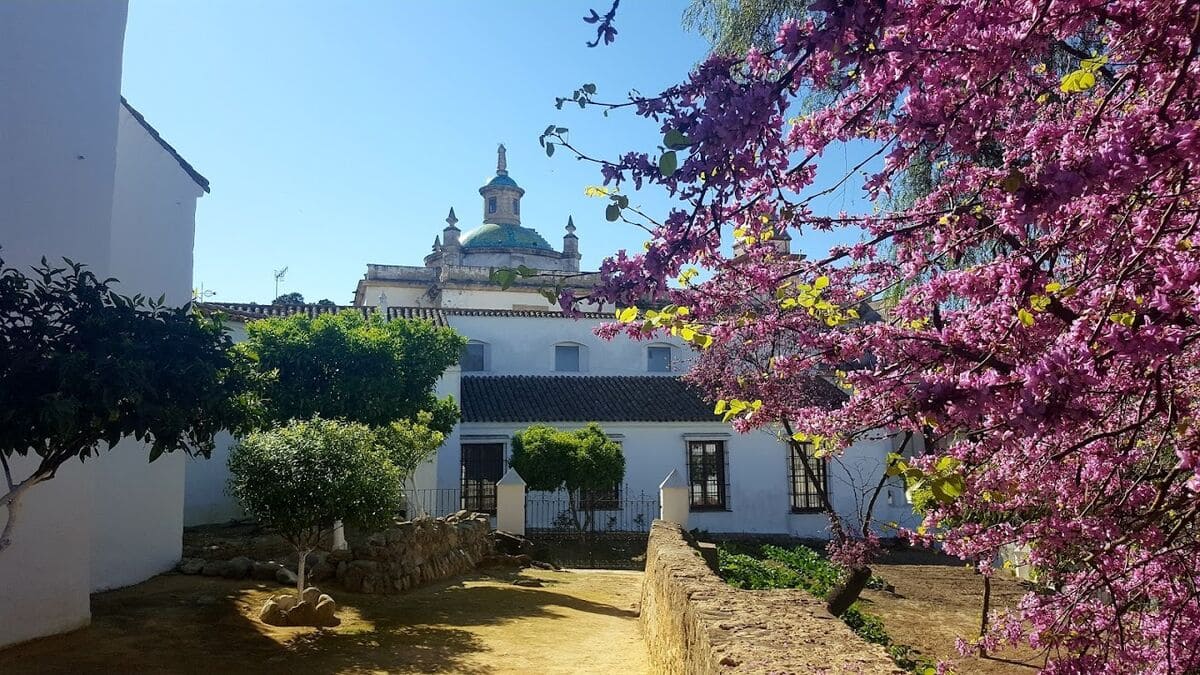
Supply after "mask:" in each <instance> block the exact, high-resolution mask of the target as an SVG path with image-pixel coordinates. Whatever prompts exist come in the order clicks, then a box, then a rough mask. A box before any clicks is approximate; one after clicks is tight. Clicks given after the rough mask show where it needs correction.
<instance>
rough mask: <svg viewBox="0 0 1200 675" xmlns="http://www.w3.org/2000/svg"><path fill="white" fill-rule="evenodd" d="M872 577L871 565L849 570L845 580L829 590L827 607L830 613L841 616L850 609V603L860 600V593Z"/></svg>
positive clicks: (826, 600) (826, 601) (826, 597)
mask: <svg viewBox="0 0 1200 675" xmlns="http://www.w3.org/2000/svg"><path fill="white" fill-rule="evenodd" d="M870 579H871V568H870V567H866V566H863V567H856V568H854V569H852V570H849V574H847V575H846V578H845V580H843V581H842V583H841V584H840V585H838V586H835V587H834V588H833V589H832V590H830V591H829V595H827V596H825V603H826V604H825V607H826V609H828V610H829V613H830V614H832V615H834V616H841V615H842V614H844V613H845V612H846V610H847V609H850V605H853V604H854V601H855V600H858V596H859V594H861V593H862V590H863V589H864V588H866V587H867V582H868V581H869V580H870Z"/></svg>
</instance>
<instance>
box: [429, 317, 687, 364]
mask: <svg viewBox="0 0 1200 675" xmlns="http://www.w3.org/2000/svg"><path fill="white" fill-rule="evenodd" d="M447 321H449V323H450V326H451V327H452V328H454V329H455V330H456V331H458V332H459V333H461V334H463V335H465V336H466V337H467V338H468V339H470V340H479V341H481V342H486V343H487V344H488V345H489V347H488V349H489V352H490V354H489V356H490V358H489V362H490V363H489V370H488V374H493V375H552V374H556V373H555V371H554V346H555V345H556V344H561V343H575V344H579V345H581V346H582V347H583V349H584V351H585V352H586V354H585V355H584V356H585V358H583V359H581V361H585V362H586V365H587V370H586V371H583V372H581V373H579V374H581V375H659V374H661V375H672V374H673V375H679V374H680V373H682V372H685V371H686V370H687V369H688V367H689V364H690V363H691V361H692V352H691V350H690V349H688V348H686V347H685V346H684V345H683V343H682V342H680V341H679V340H677V339H671V338H665V339H656V340H654V341H653V342H644V341H636V340H632V339H629V338H626V337H617V338H614V339H612V340H602V339H600V338H598V337H596V335H595V333H594V332H593V331H594V330H595V329H596V327H598V326H599V325H601V324H602V323H604V321H605V320H603V319H577V320H576V319H566V318H562V319H559V318H552V317H547V318H528V317H488V316H456V315H453V314H451V315H450V316H448V317H447ZM649 345H656V346H658V345H668V346H671V347H672V348H673V352H672V368H673V370H674V372H672V373H651V372H648V371H647V365H648V364H647V352H646V348H647V347H648V346H649ZM562 374H570V373H562Z"/></svg>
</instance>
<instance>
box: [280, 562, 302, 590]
mask: <svg viewBox="0 0 1200 675" xmlns="http://www.w3.org/2000/svg"><path fill="white" fill-rule="evenodd" d="M275 581H278V582H279V583H281V584H283V585H284V586H295V585H296V582H297V581H298V579H297V578H296V573H295V572H293V571H291V570H289V569H288V568H286V567H283V566H280V568H279V569H277V570H275Z"/></svg>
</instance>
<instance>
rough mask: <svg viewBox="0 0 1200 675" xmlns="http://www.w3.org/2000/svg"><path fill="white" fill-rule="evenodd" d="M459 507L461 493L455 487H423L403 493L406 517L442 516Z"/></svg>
mask: <svg viewBox="0 0 1200 675" xmlns="http://www.w3.org/2000/svg"><path fill="white" fill-rule="evenodd" d="M461 509H462V493H461V492H460V491H459V490H458V489H457V488H423V489H420V490H406V491H405V493H404V515H405V517H408V518H416V517H418V516H430V517H432V518H444V517H445V516H448V515H450V514H452V513H455V512H457V511H459V510H461Z"/></svg>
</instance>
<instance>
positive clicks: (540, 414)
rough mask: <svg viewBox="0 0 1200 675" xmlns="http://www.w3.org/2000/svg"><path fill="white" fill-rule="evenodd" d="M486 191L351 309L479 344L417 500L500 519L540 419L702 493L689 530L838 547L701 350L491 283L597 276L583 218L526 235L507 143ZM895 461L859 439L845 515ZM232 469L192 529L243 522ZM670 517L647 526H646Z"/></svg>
mask: <svg viewBox="0 0 1200 675" xmlns="http://www.w3.org/2000/svg"><path fill="white" fill-rule="evenodd" d="M479 192H480V195H481V196H482V198H483V207H484V213H483V215H484V218H483V224H482V225H480V226H479V227H477V228H474V229H472V230H470V231H468V232H467V233H466V234H462V233H461V231H460V230H459V228H458V226H457V222H458V221H457V219H456V218H455V217H454V212H453V210H451V212H450V217H449V218H448V219H447V227H446V228H445V229H444V230H443V231H442V235H441V236H440V237H438V238H437V239H436V240H435V242H434V250H433V252H432V253H431V254H429V255H428V256H426V258H425V265H424V266H398V265H368V266H367V274H366V276H365V277H364V278H363V279H362V280H360V281H359V282H358V287H357V289H356V292H355V299H356V305H355V306H354V307H352V308H353V309H356V310H358V311H363V312H369V311H385V312H386V313H387V315H388V317H390V318H392V319H400V318H408V319H423V320H428V321H433V322H435V323H437V324H439V325H446V326H450V327H452V328H454V329H455V330H456V331H458V332H459V333H460V334H462V335H464V336H465V337H467V338H468V340H469V344H468V345H467V348H466V350H465V351H464V354H463V358H462V360H461V362H460V364H459V365H458V366H456V367H454V368H451V369H450V370H449V371H448V372H447V373H446V374H445V375H444V376H443V377H442V380H441V382H440V384H439V387H438V389H439V393H440V394H442V395H445V394H452V395H453V396H454V397H455V399H456V400H457V401H459V403H460V405H461V406H462V411H463V418H462V422H461V423H460V424H459V425H458V427H457V428H456V429H455V430H454V432H453V433H452V434H451V435H450V437H449V438H448V439H447V441H446V443H445V445H444V446H443V447H442V448H441V450H440V451H439V453H438V456H437V459H436V461H435V462H432V463H430V464H429V465H428V466H426V467H424V468H423V469H422V470H421V471H420V472H419V473H418V476H417V480H416V483H417V487H418V493H419V495H418V496H419V498H420V500H421V501H422V502H423V503H424V504H425V505H426V507H427V508H428V509H429V510H432V511H435V512H439V513H441V512H448V511H454V510H457V509H459V508H466V509H474V510H491V509H492V508H494V486H495V482H496V481H497V480H499V478H500V477H501V476H502V475H503V474H504V472H505V470H506V468H507V463H508V460H509V457H510V452H511V448H510V445H511V441H512V436H513V434H514V432H516V431H519V430H521V429H523V428H525V427H527V426H528V425H530V424H533V423H545V424H551V425H554V426H557V427H560V428H577V427H580V426H582V425H584V424H586V423H587V422H598V423H600V424H601V426H602V427H603V428H604V429H605V431H606V432H608V433H609V434H610V435H611V436H612V437H613V438H615V439H618V440H620V442H621V443H622V446H623V450H624V454H625V458H626V464H627V471H626V480H625V485H624V486H621V487H620V490H621V491H622V492H623V494H621V495H620V497H621V498H622V499H624V498H627V497H629V496H632V495H639V494H642V493H645V494H647V495H651V496H652V498H654V497H656V496H657V492H658V485H659V483H660V482H662V480H663V479H664V478H665V477H666V476H667V475H668V474H669V473H670V472H671V471H672V470H674V471H676V472H677V473H678V474H679V475H680V476H682V477H684V478H685V479H686V481H687V482H688V485H689V490H690V495H691V502H692V513H691V514H690V522H689V526H691V527H699V528H702V529H707V530H709V531H712V532H738V533H741V532H746V533H751V532H754V533H779V534H792V535H796V536H803V537H821V536H823V535H824V533H825V529H826V527H827V519H826V518H825V516H823V515H822V514H821V513H820V509H819V502H818V498H817V496H816V493H815V489H814V486H813V485H812V484H810V482H809V481H808V480H807V478H806V476H805V475H804V472H803V468H802V466H801V465H800V464H799V463H798V462H797V461H796V458H795V457H792V456H791V450H790V449H789V446H788V445H787V444H785V443H783V442H782V441H781V440H780V439H779V438H777V437H776V436H775V435H774V434H772V433H768V432H762V431H760V432H754V433H750V434H738V433H735V432H733V430H732V429H731V428H730V427H729V425H727V424H724V423H722V422H721V420H720V418H719V417H717V416H716V415H714V414H713V412H712V410H713V406H712V405H711V404H709V403H707V402H705V401H703V400H702V399H701V397H700V395H699V394H698V392H697V391H695V390H694V389H692V388H690V387H689V386H687V385H686V384H685V383H684V382H683V381H681V380H680V379H679V375H680V374H682V373H683V372H685V371H686V370H687V368H688V366H689V361H690V359H691V355H692V352H691V350H690V348H689V347H688V346H686V345H685V344H684V343H682V342H681V341H679V340H676V339H661V340H657V341H653V342H636V341H633V340H629V339H626V338H618V339H615V340H612V341H605V340H601V339H600V338H598V337H596V335H595V332H594V331H595V329H596V328H597V327H598V326H599V325H600V324H601V323H603V322H605V321H611V320H612V318H613V317H612V314H611V313H609V312H604V313H602V314H600V313H594V314H588V315H586V316H584V317H583V318H580V319H573V318H569V317H566V316H564V315H563V314H562V313H561V312H559V311H557V310H558V308H557V307H556V306H554V305H552V304H551V303H550V302H549V300H548V299H546V298H545V297H543V296H542V295H540V294H539V293H538V291H539V288H541V287H542V286H543V285H544V280H542V279H539V278H531V279H520V280H518V281H517V283H515V284H514V285H513V286H512V287H511V288H509V289H507V290H501V288H499V287H498V286H497V285H496V284H495V283H493V282H491V281H490V280H489V278H490V274H491V272H492V270H494V269H496V268H498V267H510V268H512V267H516V266H518V265H525V266H527V267H529V268H532V269H536V270H539V271H542V272H544V273H548V274H551V275H554V276H555V277H558V278H560V279H563V280H565V281H567V282H569V283H570V284H571V285H574V286H576V287H578V288H580V289H581V290H583V291H585V290H586V288H587V287H588V284H589V282H593V281H594V279H595V277H594V276H592V275H589V274H580V273H579V268H578V265H579V248H578V246H579V240H578V237H577V236H576V235H575V227H574V225H573V224H572V223H571V222H570V221H568V225H567V231H566V234H565V235H564V237H563V248H562V250H561V251H559V250H555V249H554V248H553V247H551V246H550V245H549V244H548V243H546V240H545V239H544V238H542V236H541V235H539V234H538V233H537V232H536V231H535V230H533V229H531V228H528V227H524V226H522V225H521V219H520V200H521V198H522V197H523V196H524V190H522V189H521V188H520V187H519V186H518V185H517V183H516V181H514V180H513V179H512V178H511V177H510V176H509V175H508V171H507V166H506V162H505V158H504V150H503V146H501V149H500V154H499V161H498V165H497V171H496V175H495V177H493V178H491V179H489V180H488V182H487V183H486V184H485V185H484V186H483V187H482V188H480V190H479ZM784 245H785V246H786V242H784ZM211 307H213V308H219V309H222V310H223V311H224V312H225V313H226V314H227V315H228V317H229V318H230V319H232V320H233V321H234V322H244V321H252V320H255V319H257V318H261V317H264V316H275V315H285V314H291V313H295V312H304V313H308V314H316V313H320V312H325V311H334V310H336V309H346V308H333V307H327V306H326V307H323V306H319V305H300V306H270V305H267V306H264V305H248V304H218V303H214V304H213V305H211ZM811 386H812V387H813V388H814V390H815V391H816V392H818V393H819V394H820V395H823V396H824V397H825V398H826V399H827V400H828V401H829V404H830V405H836V404H837V403H838V402H839V400H840V399H841V398H842V396H843V394H842V392H841V391H839V390H838V389H837V388H836V387H834V386H833V385H832V384H830V383H828V382H826V381H825V380H823V379H821V378H816V377H814V378H813V380H812V382H811ZM892 449H893V448H892V442H891V440H890V439H888V438H885V437H882V435H881V437H880V438H879V439H877V440H874V441H866V442H862V443H859V444H858V445H856V446H854V447H853V448H851V449H850V450H849V451H848V452H847V453H846V454H845V455H844V456H843V457H842V458H841V459H840V461H837V462H835V463H833V464H831V465H830V470H829V472H828V474H829V475H828V476H823V477H822V478H823V479H824V480H825V481H826V484H827V488H828V489H829V491H830V494H831V495H832V500H833V501H834V503H835V505H836V506H837V508H838V509H839V510H840V511H842V512H843V513H845V514H846V515H848V516H855V515H856V514H857V513H858V511H859V510H860V509H861V508H862V507H863V502H864V501H865V499H864V493H865V491H866V490H867V489H869V488H873V487H874V486H875V485H876V484H877V483H878V480H879V478H880V472H881V471H882V467H883V463H884V458H885V456H886V454H887V453H888V452H890V451H891V450H892ZM224 461H225V460H224V453H223V452H222V453H219V454H218V455H214V457H213V459H212V460H210V461H209V462H208V463H207V464H203V463H201V462H200V461H196V462H193V463H192V464H191V465H190V468H189V479H188V480H189V485H188V498H187V511H188V512H187V522H188V523H189V524H192V523H201V522H213V521H214V520H222V519H227V518H229V517H234V516H236V515H238V511H237V508H236V505H235V504H233V503H232V502H231V501H230V500H229V498H228V497H226V496H224V495H223V494H222V492H221V486H222V484H223V480H224V478H225V477H226V474H225V473H224V470H223V464H224ZM193 473H194V474H195V476H196V479H195V480H193V477H192V476H193ZM218 477H219V478H221V479H222V480H221V481H217V480H216V479H217V478H218ZM909 514H911V507H909V506H908V505H907V504H906V503H905V501H904V495H903V489H902V487H900V485H899V484H895V485H889V486H888V487H887V488H886V490H885V493H884V495H882V496H881V498H880V500H879V504H878V505H877V513H876V517H877V518H878V519H879V520H880V521H885V522H886V521H898V520H903V519H905V517H906V516H907V515H909ZM657 515H658V514H657V513H652V514H649V517H648V518H647V519H646V520H645V522H646V523H647V524H648V522H649V519H652V518H654V517H657ZM527 517H529V518H533V517H534V516H533V514H528V516H527ZM547 524H548V523H534V522H530V523H529V525H530V526H531V527H535V526H539V525H541V526H545V525H547Z"/></svg>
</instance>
